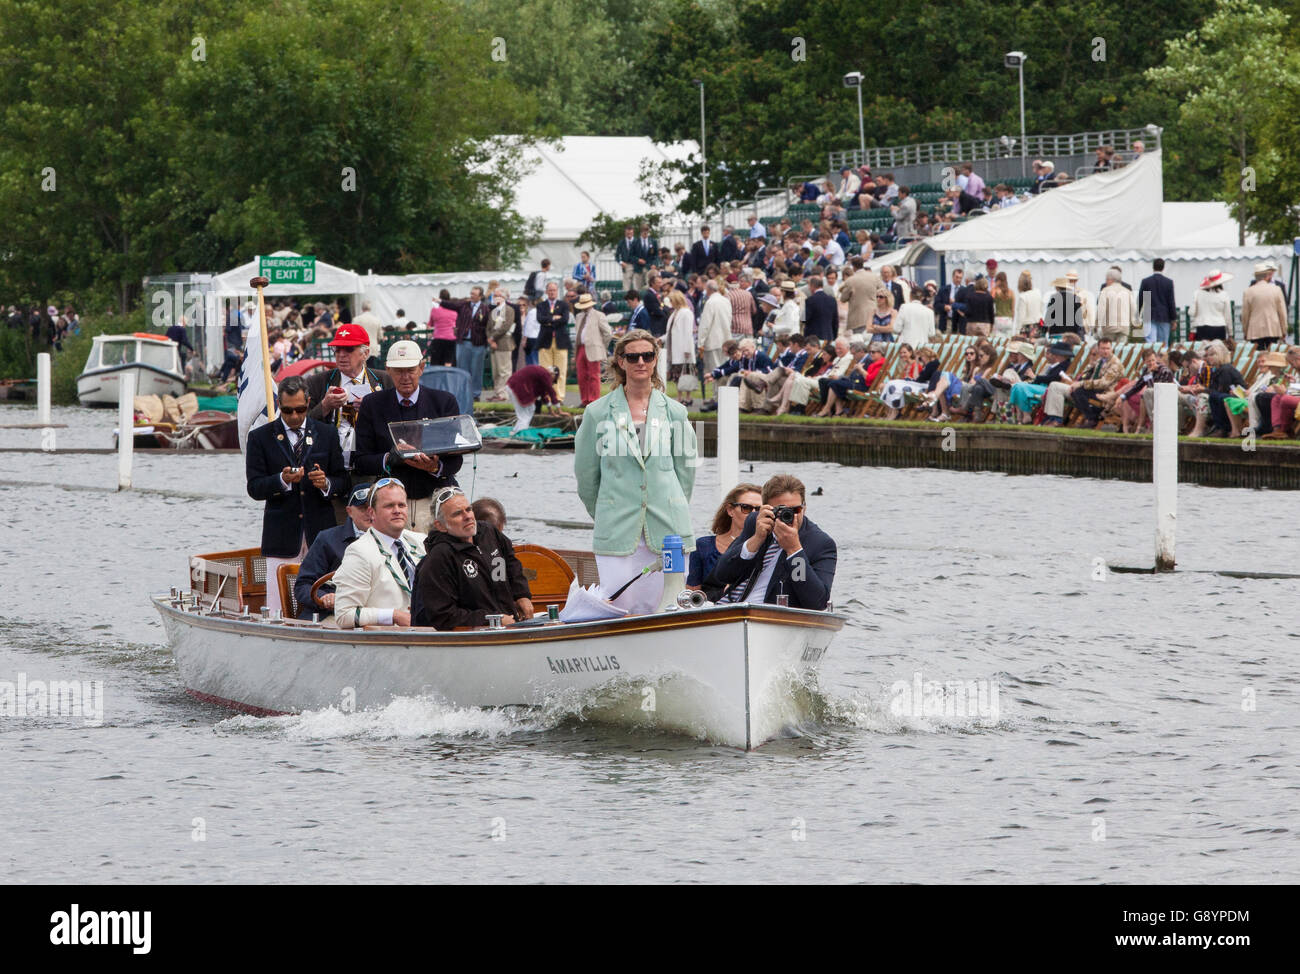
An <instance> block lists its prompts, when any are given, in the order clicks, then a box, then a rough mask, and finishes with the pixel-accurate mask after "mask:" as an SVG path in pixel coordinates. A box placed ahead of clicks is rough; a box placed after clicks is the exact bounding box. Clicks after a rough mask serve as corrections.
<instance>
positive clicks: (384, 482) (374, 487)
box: [366, 477, 406, 507]
mask: <svg viewBox="0 0 1300 974" xmlns="http://www.w3.org/2000/svg"><path fill="white" fill-rule="evenodd" d="M384 487H401V488H402V490H406V484H404V483H402V482H401V481H400V480H398V479H397V478H396V477H383V478H381V479H379V480H376V481H375V482H374V483H373V484H371V485H370V496H369V497H367V498H366V500H368V501H369V502H370V506H371V507H374V506H375V501H376V500H378V499H379V491H380V489H382V488H384Z"/></svg>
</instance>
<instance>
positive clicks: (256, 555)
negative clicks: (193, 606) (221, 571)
mask: <svg viewBox="0 0 1300 974" xmlns="http://www.w3.org/2000/svg"><path fill="white" fill-rule="evenodd" d="M195 557H196V558H201V559H203V560H204V561H209V562H217V563H220V564H223V565H233V566H235V567H236V568H238V569H239V570H240V579H239V583H240V599H241V605H246V606H248V610H249V612H252V613H253V614H255V615H256V614H257V613H258V612H260V611H261V609H262V606H263V605H265V604H266V559H265V558H263V557H262V549H261V548H237V549H235V550H234V551H217V552H213V553H212V554H208V555H196V556H195ZM190 587H191V589H193V590H194V591H195V592H199V591H200V587H199V586H198V585H196V584H194V580H193V573H192V572H191V583H190Z"/></svg>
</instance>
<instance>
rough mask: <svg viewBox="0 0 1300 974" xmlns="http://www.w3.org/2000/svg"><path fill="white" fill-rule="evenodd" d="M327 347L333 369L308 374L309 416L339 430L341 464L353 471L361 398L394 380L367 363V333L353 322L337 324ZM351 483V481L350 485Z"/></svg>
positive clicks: (338, 514)
mask: <svg viewBox="0 0 1300 974" xmlns="http://www.w3.org/2000/svg"><path fill="white" fill-rule="evenodd" d="M329 347H330V348H332V349H334V368H332V369H329V370H324V369H318V370H317V371H316V372H313V373H312V374H311V375H309V376H307V380H306V381H307V394H308V396H309V397H310V398H311V402H312V407H311V418H312V419H314V420H317V421H319V422H322V423H329V424H330V425H332V426H334V427H335V429H337V430H338V434H339V446H340V447H342V449H343V465H344V466H346V467H347V468H348V471H349V473H351V471H352V454H353V451H355V450H356V422H357V415H358V413H359V411H360V409H361V400H362V399H364V398H365V397H366V396H368V395H370V394H371V393H372V392H381V391H383V390H384V389H391V388H393V380H392V379H390V378H389V377H388V373H387V372H384V371H383V370H382V369H371V368H368V367H367V366H366V361H367V360H368V359H369V357H370V349H371V347H372V346H371V344H370V333H369V332H367V331H366V329H365V328H363V327H362V326H361V325H359V324H357V323H355V322H353V323H352V324H348V325H339V328H338V331H336V332H335V333H334V338H333V340H331V341H330V343H329ZM349 486H351V484H349ZM344 506H345V505H344V504H343V501H342V498H338V499H336V501H335V504H334V518H335V520H336V521H337V522H338V523H339V524H343V523H344V522H345V521H346V520H347V513H346V512H345V511H344V509H343V508H344Z"/></svg>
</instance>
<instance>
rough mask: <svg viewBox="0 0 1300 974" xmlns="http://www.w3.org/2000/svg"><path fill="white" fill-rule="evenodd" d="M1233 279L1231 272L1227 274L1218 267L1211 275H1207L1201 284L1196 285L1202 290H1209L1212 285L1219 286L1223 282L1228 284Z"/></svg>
mask: <svg viewBox="0 0 1300 974" xmlns="http://www.w3.org/2000/svg"><path fill="white" fill-rule="evenodd" d="M1231 280H1232V275H1231V274H1225V273H1224V272H1223V271H1221V270H1219V269H1218V268H1217V267H1216V268H1215V269H1214V270H1213V271H1211V272H1210V276H1209V277H1207V278H1206V279H1205V280H1203V281H1202V282H1201V283H1200V284H1198V285H1196V286H1197V288H1199V289H1200V290H1207V289H1209V288H1212V287H1218V286H1219V285H1221V284H1227V283H1228V282H1229V281H1231Z"/></svg>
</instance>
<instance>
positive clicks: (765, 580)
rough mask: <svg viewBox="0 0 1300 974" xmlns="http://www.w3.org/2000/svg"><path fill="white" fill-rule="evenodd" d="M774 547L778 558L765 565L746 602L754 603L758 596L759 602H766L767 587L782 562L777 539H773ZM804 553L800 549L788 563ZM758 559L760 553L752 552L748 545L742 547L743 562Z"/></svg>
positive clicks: (787, 559) (747, 593)
mask: <svg viewBox="0 0 1300 974" xmlns="http://www.w3.org/2000/svg"><path fill="white" fill-rule="evenodd" d="M772 547H773V548H775V549H776V550H777V556H776V557H775V558H773V559H772V561H771V564H767V565H764V566H763V568H762V569H761V570H760V571H759V573H758V578H756V579H754V584H753V585H751V586H750V587H749V591H748V592H746V593H745V601H746V602H753V601H754V600H755V597H756V596H757V599H758V601H759V602H763V601H766V598H765V597H766V595H767V587H768V586H769V585H771V584H772V575H773V574H774V573H775V572H776V563H777V562H778V561H780V560H781V555H780V552H781V546H780V545H779V544H777V543H776V539H775V538H773V539H772ZM769 551H770V549H769ZM802 553H803V549H802V548H800V549H799V550H798V551H796V552H795V553H794V554H793V555H789V556H787V558H786V561H789V560H790V559H791V558H794V557H796V556H797V555H799V554H802ZM757 557H758V552H757V551H750V550H749V545H748V543H746V544H743V545H741V546H740V558H741V560H742V561H753V560H754V559H755V558H757ZM786 594H787V595H789V594H790V593H789V592H787V593H786Z"/></svg>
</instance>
